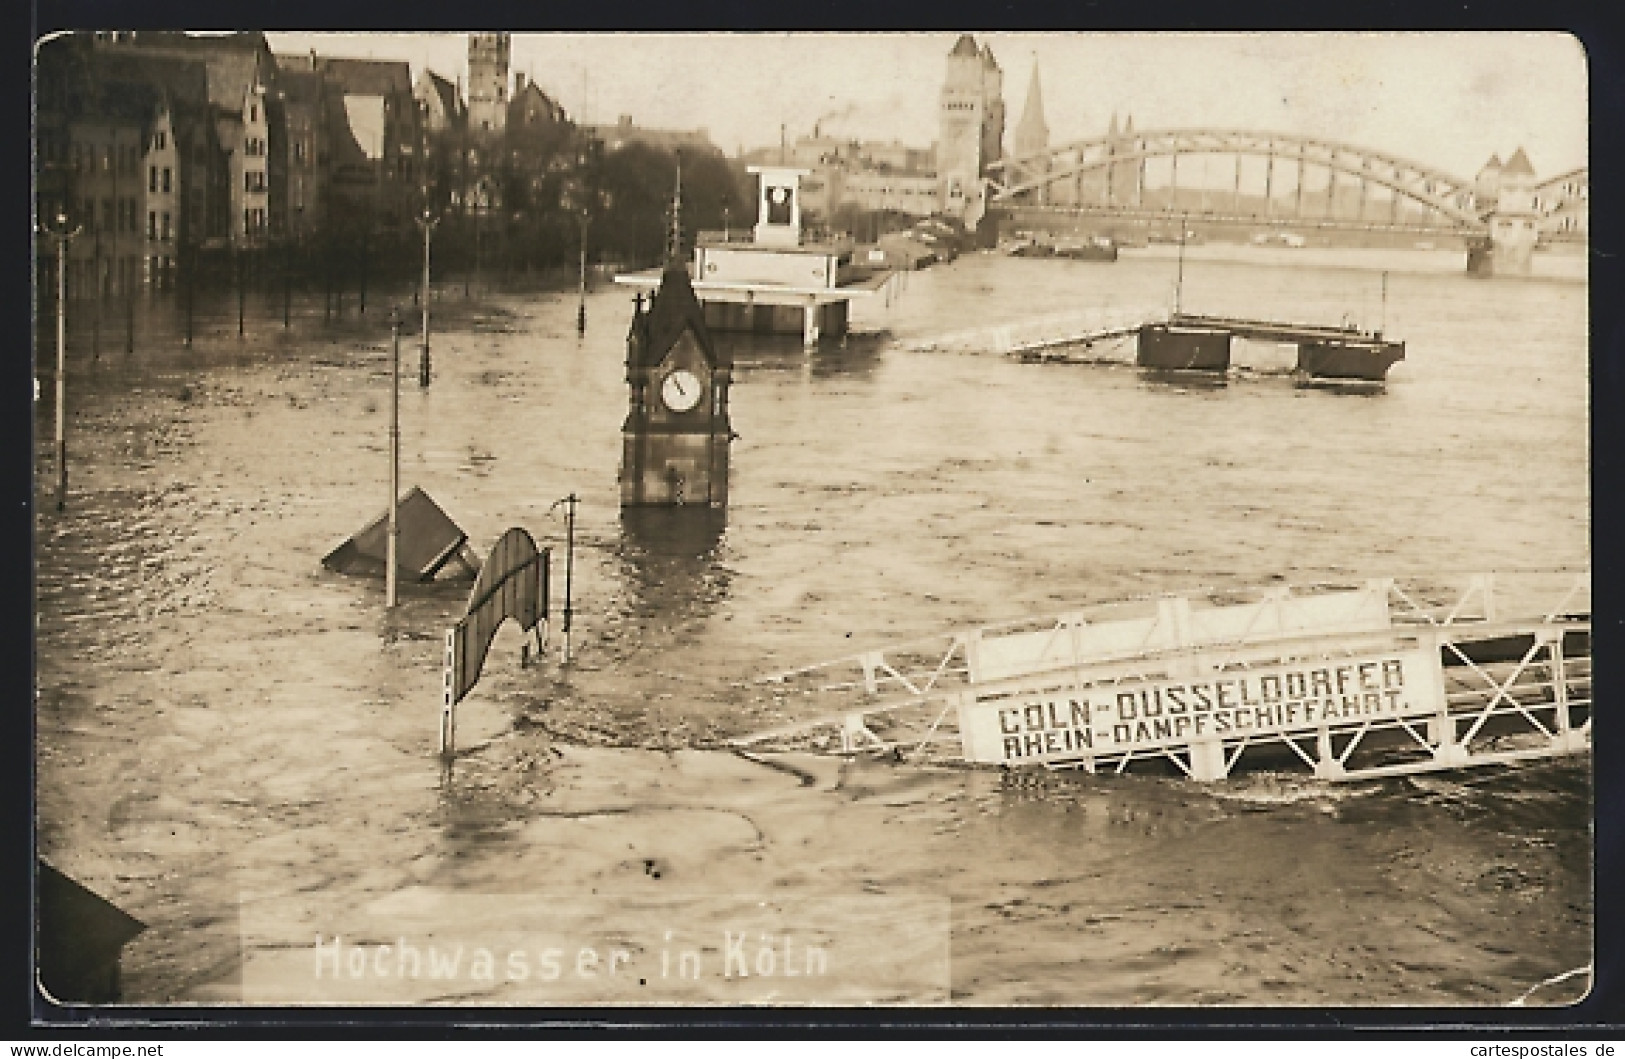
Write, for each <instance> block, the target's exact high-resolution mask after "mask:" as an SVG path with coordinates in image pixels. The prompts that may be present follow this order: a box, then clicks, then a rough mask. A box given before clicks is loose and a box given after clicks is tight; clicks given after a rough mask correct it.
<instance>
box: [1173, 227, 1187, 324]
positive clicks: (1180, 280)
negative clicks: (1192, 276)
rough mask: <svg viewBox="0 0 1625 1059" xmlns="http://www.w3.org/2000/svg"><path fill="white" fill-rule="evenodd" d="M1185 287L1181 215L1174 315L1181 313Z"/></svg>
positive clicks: (1183, 232)
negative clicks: (1180, 308)
mask: <svg viewBox="0 0 1625 1059" xmlns="http://www.w3.org/2000/svg"><path fill="white" fill-rule="evenodd" d="M1184 287H1185V214H1183V213H1181V214H1180V215H1179V268H1178V271H1177V272H1176V273H1175V274H1174V313H1175V314H1176V315H1177V314H1178V313H1179V299H1180V295H1181V293H1182V292H1183V291H1184Z"/></svg>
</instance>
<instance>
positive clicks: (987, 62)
mask: <svg viewBox="0 0 1625 1059" xmlns="http://www.w3.org/2000/svg"><path fill="white" fill-rule="evenodd" d="M982 65H983V66H986V67H988V68H990V69H993V70H997V69H998V68H999V60H997V59H995V58H994V57H993V45H991V44H985V43H984V44H983V45H982Z"/></svg>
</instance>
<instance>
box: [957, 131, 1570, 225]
mask: <svg viewBox="0 0 1625 1059" xmlns="http://www.w3.org/2000/svg"><path fill="white" fill-rule="evenodd" d="M1215 155H1218V156H1229V157H1231V158H1232V159H1234V166H1235V177H1234V183H1233V187H1232V188H1231V189H1230V190H1228V191H1227V190H1224V189H1216V188H1213V187H1211V186H1204V187H1203V188H1202V189H1201V191H1202V194H1203V195H1204V197H1208V196H1211V197H1215V198H1217V199H1218V201H1219V205H1220V208H1219V209H1218V210H1210V211H1209V212H1211V213H1215V214H1217V215H1219V216H1220V217H1225V218H1232V219H1235V220H1243V221H1253V222H1257V221H1264V220H1268V221H1279V222H1298V223H1312V224H1314V225H1316V226H1317V227H1358V228H1363V229H1368V230H1370V229H1393V230H1402V231H1443V232H1455V233H1460V234H1463V235H1479V234H1482V233H1484V232H1487V231H1488V222H1487V220H1486V216H1485V215H1486V210H1485V209H1484V205H1483V204H1481V203H1480V202H1479V201H1478V196H1477V194H1476V191H1475V182H1474V181H1472V180H1464V179H1462V178H1461V177H1458V176H1455V175H1453V174H1450V173H1447V172H1445V171H1443V170H1441V169H1436V168H1434V167H1432V166H1428V165H1423V164H1421V163H1419V162H1413V161H1411V160H1409V159H1405V158H1400V157H1398V156H1396V155H1391V154H1387V153H1385V152H1382V151H1377V150H1373V149H1371V148H1368V147H1361V146H1358V145H1356V144H1350V143H1343V142H1339V141H1336V140H1328V139H1323V138H1318V137H1308V136H1299V135H1295V134H1288V133H1274V132H1256V131H1250V130H1242V129H1170V130H1164V131H1139V130H1135V131H1132V132H1128V133H1123V134H1120V135H1116V136H1104V137H1100V138H1097V139H1089V140H1078V141H1075V142H1072V143H1068V144H1063V145H1061V146H1058V147H1051V148H1048V149H1046V150H1045V151H1043V152H1040V153H1037V154H1032V155H1027V156H1023V157H1011V158H1006V159H1003V160H1001V161H998V162H995V163H992V164H991V165H990V166H989V167H988V170H989V172H988V175H989V179H990V182H991V187H990V189H989V190H990V193H991V194H990V205H991V206H992V207H993V208H995V209H998V208H1014V207H1021V206H1039V205H1044V206H1049V207H1055V208H1061V209H1066V208H1069V207H1070V208H1073V209H1076V210H1078V211H1080V212H1089V213H1111V214H1116V215H1123V216H1133V215H1136V214H1140V215H1158V216H1166V215H1167V214H1168V213H1169V212H1170V211H1171V210H1175V209H1178V207H1176V206H1174V205H1173V201H1174V199H1173V192H1172V191H1171V190H1170V189H1169V187H1168V186H1167V185H1164V186H1159V187H1148V186H1147V183H1146V179H1145V176H1146V174H1145V163H1146V161H1147V160H1148V159H1171V160H1172V171H1171V175H1170V176H1169V179H1168V185H1172V188H1175V189H1178V190H1179V191H1182V192H1184V193H1185V194H1186V195H1189V194H1191V193H1193V192H1194V191H1195V190H1197V189H1195V188H1191V187H1181V186H1180V184H1179V179H1178V175H1179V160H1180V158H1181V157H1185V156H1207V157H1211V156H1215ZM1246 157H1252V158H1263V159H1265V166H1264V186H1263V189H1262V194H1260V193H1258V192H1257V191H1252V192H1248V193H1244V192H1243V190H1242V165H1241V160H1242V159H1243V158H1246ZM1282 167H1290V168H1291V169H1295V173H1294V174H1293V176H1292V179H1291V182H1290V184H1289V185H1283V184H1281V183H1278V182H1277V180H1276V175H1277V170H1278V169H1279V168H1282ZM1317 170H1318V171H1322V172H1324V173H1325V174H1326V176H1325V178H1324V183H1321V182H1320V181H1318V180H1317V182H1316V186H1315V187H1307V186H1306V183H1305V173H1306V172H1307V173H1310V174H1311V175H1315V173H1316V171H1317ZM1351 179H1352V180H1357V181H1358V182H1359V186H1358V198H1357V199H1356V200H1355V201H1356V202H1357V204H1358V205H1357V207H1356V209H1355V211H1354V216H1352V217H1351V216H1349V215H1348V212H1347V211H1348V205H1347V200H1348V199H1350V198H1351V196H1350V195H1349V194H1348V192H1349V190H1350V189H1349V188H1347V187H1346V182H1348V181H1350V180H1351ZM1589 180H1590V178H1589V173H1588V171H1587V170H1585V169H1579V170H1575V171H1572V172H1570V173H1565V174H1563V175H1562V176H1561V177H1554V178H1549V179H1547V180H1544V181H1537V182H1534V183H1533V187H1534V189H1535V192H1536V208H1537V210H1538V211H1539V212H1540V214H1541V216H1542V222H1541V224H1540V227H1541V228H1542V229H1546V230H1550V231H1553V232H1558V231H1560V230H1562V231H1567V230H1568V229H1569V228H1571V227H1572V226H1573V222H1569V223H1568V224H1563V223H1560V221H1559V220H1558V219H1560V218H1561V217H1563V216H1564V215H1565V214H1566V213H1567V214H1572V213H1573V211H1574V210H1575V208H1576V207H1577V206H1582V205H1583V204H1585V202H1586V200H1587V198H1588V196H1589V186H1590V185H1589ZM1124 185H1126V186H1124ZM1283 186H1290V189H1291V190H1290V191H1288V192H1287V193H1286V196H1290V198H1287V197H1286V196H1284V195H1282V193H1281V191H1280V189H1281V188H1282V187H1283ZM1372 187H1380V188H1386V189H1387V195H1386V201H1384V200H1383V199H1382V198H1378V199H1375V200H1372V199H1370V198H1369V189H1370V188H1372ZM1227 197H1228V208H1226V203H1225V200H1226V198H1227ZM1153 200H1155V201H1153ZM1249 203H1250V205H1244V204H1249ZM1379 203H1380V204H1381V205H1385V206H1386V207H1387V209H1388V216H1387V217H1386V218H1382V217H1373V216H1371V215H1370V214H1371V212H1372V210H1371V207H1372V206H1373V205H1374V204H1379ZM1340 205H1341V206H1342V210H1341V211H1340V210H1339V206H1340Z"/></svg>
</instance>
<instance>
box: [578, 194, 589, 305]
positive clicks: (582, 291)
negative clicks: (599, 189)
mask: <svg viewBox="0 0 1625 1059" xmlns="http://www.w3.org/2000/svg"><path fill="white" fill-rule="evenodd" d="M588 219H589V217H588V213H587V207H586V206H585V205H583V206H582V207H581V278H580V282H579V284H578V286H577V291H576V334H578V335H584V334H586V333H587V221H588Z"/></svg>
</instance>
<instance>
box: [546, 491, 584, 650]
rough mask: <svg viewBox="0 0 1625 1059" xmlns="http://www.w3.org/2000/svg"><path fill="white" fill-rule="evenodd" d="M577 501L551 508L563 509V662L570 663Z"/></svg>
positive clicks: (570, 499)
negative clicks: (561, 507)
mask: <svg viewBox="0 0 1625 1059" xmlns="http://www.w3.org/2000/svg"><path fill="white" fill-rule="evenodd" d="M578 499H579V497H577V496H576V495H575V494H574V493H571V494H570V495H569V496H567V497H565V498H564V499H562V500H555V501H553V507H551V508H548V511H549V512H552V510H553V508H556V507H558V506H559V505H560V504H563V505H565V508H564V625H563V627H564V661H566V662H568V661H570V613H571V594H570V593H571V583H572V580H573V577H574V572H575V552H576V502H577V500H578Z"/></svg>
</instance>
